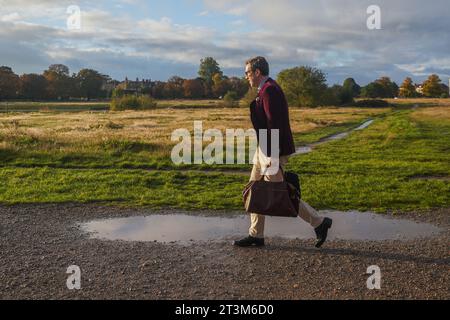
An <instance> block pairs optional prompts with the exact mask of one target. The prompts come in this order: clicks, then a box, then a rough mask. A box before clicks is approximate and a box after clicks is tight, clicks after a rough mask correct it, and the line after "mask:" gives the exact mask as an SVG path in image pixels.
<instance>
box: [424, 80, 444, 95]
mask: <svg viewBox="0 0 450 320" xmlns="http://www.w3.org/2000/svg"><path fill="white" fill-rule="evenodd" d="M443 93H444V90H443V89H442V84H441V79H440V78H439V76H438V75H437V74H432V75H431V76H429V77H428V79H427V80H425V82H424V83H423V95H424V96H425V97H430V98H438V97H440V96H441V95H442V94H443Z"/></svg>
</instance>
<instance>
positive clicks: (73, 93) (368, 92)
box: [0, 57, 448, 107]
mask: <svg viewBox="0 0 450 320" xmlns="http://www.w3.org/2000/svg"><path fill="white" fill-rule="evenodd" d="M276 80H277V82H278V83H279V84H280V85H281V87H282V88H283V90H284V92H285V94H286V98H287V99H288V102H289V104H290V105H293V106H307V107H314V106H320V105H345V104H349V103H352V102H353V101H354V98H371V99H372V98H394V97H402V98H415V97H434V98H446V97H448V87H447V86H446V85H444V84H443V83H442V82H441V79H440V78H439V76H437V75H435V74H433V75H430V76H429V77H428V79H427V80H426V81H425V82H424V83H423V84H422V85H421V86H418V85H416V84H414V83H413V81H412V79H411V78H409V77H408V78H406V79H405V80H404V81H403V83H402V84H401V85H400V86H398V85H397V84H396V83H395V82H393V81H392V80H391V79H390V78H389V77H381V78H379V79H377V80H375V81H373V82H371V83H369V84H368V85H366V86H363V87H361V86H360V85H358V84H357V83H356V81H355V80H354V79H353V78H347V79H345V81H344V82H343V83H342V85H339V84H335V85H333V86H328V85H327V84H326V75H325V73H324V72H322V71H321V70H320V69H317V68H313V67H309V66H300V67H295V68H291V69H286V70H283V71H281V72H280V73H279V74H278V77H277V79H276ZM249 89H250V88H249V84H248V82H247V80H246V79H245V78H244V77H242V78H238V77H227V76H225V75H224V74H223V72H222V70H221V68H220V66H219V64H218V63H217V61H216V60H215V59H214V58H212V57H206V58H203V59H201V61H200V66H199V70H198V77H197V78H195V79H184V78H182V77H179V76H173V77H171V78H169V79H168V80H167V81H141V82H140V81H139V80H138V79H137V80H136V81H130V82H129V81H128V80H127V81H125V82H122V83H119V82H118V81H116V80H112V79H111V77H110V76H108V75H104V74H101V73H100V72H98V71H96V70H93V69H81V70H80V71H79V72H78V73H73V74H72V75H70V73H69V68H68V67H67V66H65V65H62V64H53V65H51V66H49V68H48V69H47V70H45V71H44V72H43V74H33V73H32V74H23V75H21V76H19V75H16V74H15V73H14V72H13V70H12V69H11V68H9V67H7V66H3V67H0V99H1V100H7V99H26V100H56V99H58V100H69V99H87V100H90V99H102V98H111V97H112V98H115V97H122V96H124V95H129V94H130V93H132V94H135V95H149V96H151V97H153V98H156V99H201V98H210V99H216V98H224V97H225V98H226V99H228V100H234V101H236V100H240V99H244V100H248V99H252V97H253V95H254V91H251V90H249Z"/></svg>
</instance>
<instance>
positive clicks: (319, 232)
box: [314, 218, 333, 248]
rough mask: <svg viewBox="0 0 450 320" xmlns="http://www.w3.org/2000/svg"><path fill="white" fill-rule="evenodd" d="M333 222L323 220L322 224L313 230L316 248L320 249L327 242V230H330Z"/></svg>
mask: <svg viewBox="0 0 450 320" xmlns="http://www.w3.org/2000/svg"><path fill="white" fill-rule="evenodd" d="M332 223H333V220H331V219H330V218H324V219H323V222H322V223H321V224H320V226H318V227H317V228H315V229H314V231H315V232H316V236H317V242H316V248H320V246H321V245H322V244H323V243H324V242H325V240H327V235H328V229H330V228H331V225H332Z"/></svg>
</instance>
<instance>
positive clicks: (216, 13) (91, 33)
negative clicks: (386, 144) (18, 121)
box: [0, 0, 450, 85]
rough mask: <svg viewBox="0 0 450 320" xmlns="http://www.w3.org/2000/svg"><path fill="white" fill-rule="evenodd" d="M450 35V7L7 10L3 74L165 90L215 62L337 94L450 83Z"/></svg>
mask: <svg viewBox="0 0 450 320" xmlns="http://www.w3.org/2000/svg"><path fill="white" fill-rule="evenodd" d="M370 5H377V6H378V7H379V9H380V15H379V21H380V29H373V28H369V27H368V23H367V21H368V20H369V22H371V21H373V20H372V18H373V11H370V12H369V13H368V10H367V9H368V7H369V6H370ZM71 6H76V7H77V8H79V10H80V14H79V19H77V15H76V14H73V13H74V11H71V10H70V7H71ZM78 21H79V25H78V23H77V22H78ZM449 34H450V2H449V1H448V0H429V1H423V0H420V1H419V0H369V1H366V0H277V1H271V0H245V1H241V0H178V1H175V0H166V1H158V0H149V1H144V0H112V1H104V0H97V1H76V0H70V1H67V0H33V1H30V0H13V1H11V0H0V65H6V66H9V67H11V68H12V69H13V71H14V72H16V73H17V74H23V73H42V72H43V71H44V70H45V69H47V67H48V66H49V65H50V64H54V63H62V64H65V65H67V66H68V67H69V68H70V71H71V72H78V71H79V70H80V69H81V68H92V69H95V70H98V71H99V72H101V73H103V74H108V75H110V76H111V77H112V78H114V79H117V80H123V79H124V78H125V77H128V78H129V79H135V78H139V79H142V78H145V79H152V80H161V81H165V80H167V79H168V78H170V77H171V76H174V75H178V76H181V77H184V78H195V77H197V71H198V67H199V63H200V59H201V58H203V57H208V56H211V57H214V58H215V59H216V60H217V62H218V63H219V65H220V67H221V68H222V70H223V71H224V73H225V74H226V75H228V76H239V77H241V76H243V73H244V64H245V61H246V60H247V59H249V58H251V57H254V56H264V57H266V58H267V60H268V61H269V64H270V70H271V76H272V77H274V78H276V75H277V74H278V73H279V72H280V71H281V70H283V69H286V68H293V67H297V66H303V65H306V66H312V67H316V68H319V69H321V70H322V71H323V72H325V73H326V75H327V79H328V83H329V84H330V85H332V84H335V83H342V82H343V80H344V79H345V78H347V77H353V78H354V79H355V80H356V81H357V82H358V83H359V84H361V85H365V84H367V83H369V82H371V81H373V80H375V79H377V78H379V77H381V76H389V77H391V78H392V79H393V80H395V81H396V82H397V83H399V84H400V83H401V82H402V81H403V79H404V78H405V77H407V76H409V77H411V78H412V79H413V80H414V81H415V82H422V81H423V80H424V79H426V77H427V76H428V75H430V74H431V73H436V74H438V75H439V76H440V77H441V79H442V80H443V82H444V83H448V79H449V78H450V35H449Z"/></svg>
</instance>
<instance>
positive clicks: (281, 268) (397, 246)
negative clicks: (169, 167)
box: [0, 204, 450, 299]
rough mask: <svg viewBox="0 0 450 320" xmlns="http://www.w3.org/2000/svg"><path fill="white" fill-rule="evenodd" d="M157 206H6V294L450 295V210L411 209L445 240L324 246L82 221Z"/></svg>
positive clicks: (0, 213)
mask: <svg viewBox="0 0 450 320" xmlns="http://www.w3.org/2000/svg"><path fill="white" fill-rule="evenodd" d="M151 213H152V211H151V210H147V209H124V208H117V207H106V206H100V205H82V204H46V205H17V206H0V252H1V259H0V298H1V299H11V298H14V299H15V298H18V299H49V298H51V299H53V298H63V299H80V298H88V299H316V298H319V299H349V298H350V299H386V298H387V299H404V298H406V299H408V298H413V299H437V298H440V299H449V298H450V293H449V287H450V259H449V246H448V244H449V243H450V242H449V235H450V231H449V225H450V214H449V213H450V209H439V210H434V211H432V212H422V213H408V214H406V215H405V217H408V218H410V219H414V220H418V221H426V222H430V223H433V224H436V225H438V226H441V227H444V229H445V230H446V231H445V232H444V233H443V234H441V235H440V236H439V237H436V238H426V239H420V240H413V241H382V242H370V241H366V242H358V241H342V240H340V241H333V242H327V243H325V245H324V247H323V248H322V249H320V250H318V249H315V248H314V247H313V241H306V240H283V239H267V240H266V241H267V242H266V243H267V245H266V247H264V248H258V249H255V248H252V249H242V248H234V247H233V246H231V245H230V243H224V242H206V243H198V244H196V245H192V246H188V247H187V246H180V245H177V244H169V245H165V244H160V243H154V242H151V243H146V242H123V241H102V240H96V239H89V238H88V236H87V235H85V234H83V233H82V232H80V230H79V229H78V228H77V227H76V223H77V222H85V221H89V220H92V219H98V218H106V217H126V216H135V215H148V214H151ZM158 213H161V211H158ZM166 213H170V212H166ZM178 213H179V211H178ZM202 214H205V212H202ZM70 265H78V266H80V268H81V290H68V289H67V287H66V280H67V277H68V274H66V270H67V267H68V266H70ZM370 265H378V266H379V267H380V268H381V275H382V278H381V279H382V280H381V290H368V289H367V287H366V281H367V278H368V277H369V275H368V274H366V270H367V267H369V266H370Z"/></svg>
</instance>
